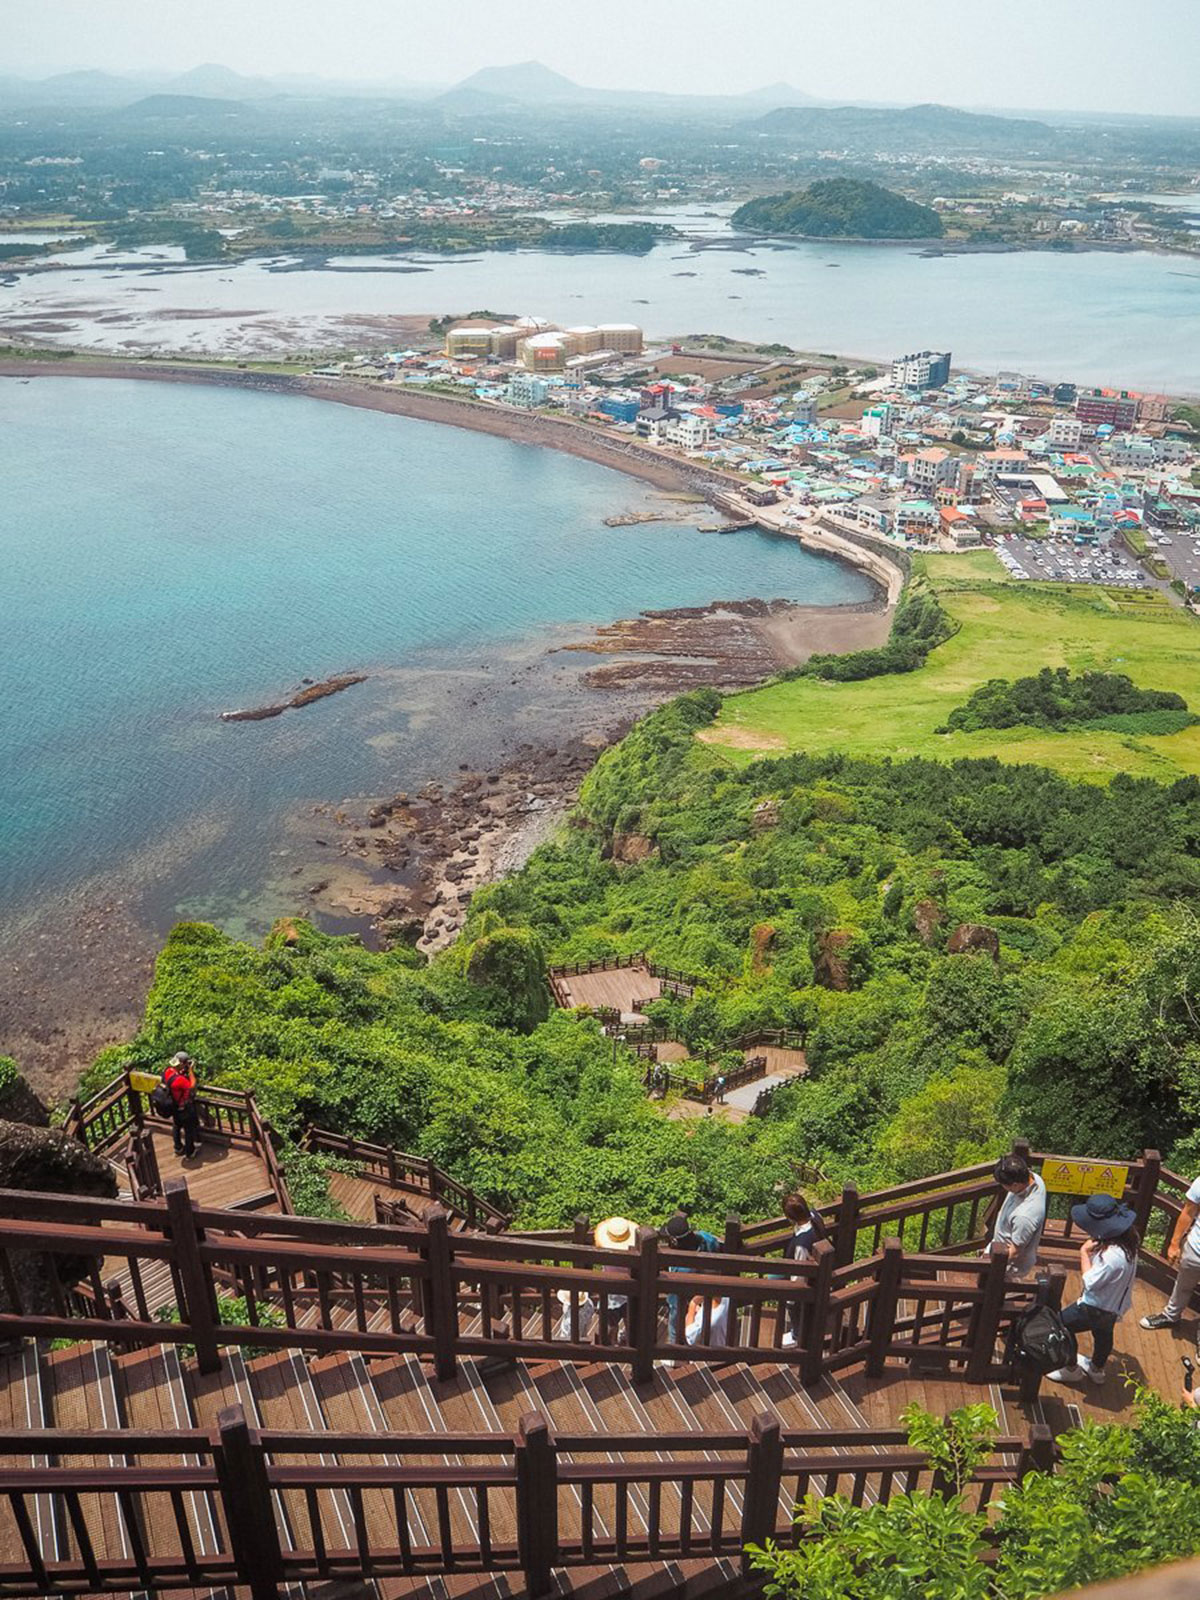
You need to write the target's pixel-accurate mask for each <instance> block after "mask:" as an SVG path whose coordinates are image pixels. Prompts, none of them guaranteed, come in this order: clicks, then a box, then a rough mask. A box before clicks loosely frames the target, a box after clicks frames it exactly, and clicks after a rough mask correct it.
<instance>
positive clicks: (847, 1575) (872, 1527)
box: [749, 1389, 1200, 1600]
mask: <svg viewBox="0 0 1200 1600" xmlns="http://www.w3.org/2000/svg"><path fill="white" fill-rule="evenodd" d="M902 1420H903V1421H904V1423H905V1426H906V1427H907V1428H908V1434H909V1442H910V1443H911V1445H912V1447H913V1448H914V1449H919V1450H923V1451H924V1453H925V1455H926V1457H927V1459H928V1461H929V1464H930V1466H931V1467H932V1468H933V1470H934V1472H935V1474H936V1476H935V1480H934V1481H935V1485H939V1484H940V1485H941V1487H935V1488H934V1489H933V1490H932V1491H930V1492H928V1493H927V1492H925V1491H924V1490H919V1489H918V1490H912V1491H910V1492H909V1493H907V1494H899V1495H893V1496H892V1497H891V1498H890V1499H889V1500H887V1501H883V1502H876V1504H874V1505H871V1506H855V1505H851V1503H850V1502H849V1501H848V1500H847V1499H846V1498H845V1497H844V1496H842V1495H837V1496H827V1497H826V1498H824V1499H817V1497H816V1496H814V1495H809V1496H808V1498H807V1499H806V1500H805V1502H804V1504H803V1506H801V1507H799V1508H798V1509H797V1512H796V1522H797V1525H798V1527H799V1528H800V1530H801V1532H802V1533H803V1535H804V1539H803V1542H801V1543H799V1544H798V1545H797V1547H796V1548H795V1549H793V1550H784V1549H781V1548H780V1547H779V1546H778V1545H777V1544H776V1543H775V1542H774V1541H772V1540H768V1541H767V1542H766V1544H764V1545H762V1546H751V1547H750V1551H749V1553H750V1557H751V1561H752V1563H753V1565H754V1566H755V1567H756V1568H757V1569H758V1570H759V1571H761V1572H765V1573H766V1574H767V1575H768V1579H769V1581H768V1585H767V1594H768V1595H772V1596H779V1597H781V1600H1043V1597H1044V1596H1046V1595H1052V1594H1058V1593H1059V1592H1060V1591H1062V1590H1067V1589H1074V1588H1077V1587H1079V1586H1080V1585H1082V1584H1087V1583H1094V1582H1097V1581H1099V1580H1101V1579H1105V1578H1118V1577H1123V1576H1124V1575H1125V1574H1127V1573H1131V1572H1138V1571H1141V1570H1142V1569H1143V1568H1145V1567H1150V1566H1155V1565H1158V1564H1159V1563H1162V1562H1166V1561H1172V1560H1178V1559H1180V1558H1182V1557H1184V1556H1188V1555H1194V1554H1195V1553H1196V1552H1197V1550H1200V1443H1198V1436H1197V1431H1196V1427H1195V1422H1194V1415H1193V1414H1192V1413H1191V1412H1189V1413H1187V1414H1184V1413H1183V1411H1182V1410H1181V1409H1180V1408H1178V1407H1173V1406H1170V1405H1168V1403H1167V1402H1166V1401H1165V1400H1163V1399H1161V1398H1160V1397H1159V1396H1158V1395H1156V1394H1153V1393H1151V1392H1150V1391H1148V1390H1144V1389H1143V1390H1140V1391H1139V1393H1138V1402H1137V1410H1136V1417H1135V1422H1134V1425H1133V1426H1132V1427H1127V1426H1124V1425H1120V1424H1114V1425H1108V1426H1102V1425H1100V1424H1097V1423H1094V1422H1088V1423H1085V1424H1084V1425H1083V1427H1081V1428H1077V1429H1074V1430H1072V1431H1071V1432H1069V1433H1066V1434H1064V1435H1063V1436H1062V1437H1061V1438H1060V1439H1059V1441H1058V1444H1059V1450H1060V1453H1061V1464H1060V1465H1059V1466H1058V1469H1057V1470H1056V1471H1053V1472H1030V1473H1029V1474H1028V1475H1027V1476H1026V1477H1025V1478H1024V1480H1023V1481H1022V1482H1021V1483H1018V1484H1014V1485H1012V1486H1011V1487H1009V1488H1007V1489H1006V1490H1005V1492H1004V1498H1003V1502H1002V1505H1001V1510H1000V1515H999V1517H998V1518H997V1519H996V1521H995V1522H994V1523H993V1524H992V1525H991V1527H990V1528H989V1522H988V1517H987V1515H986V1513H983V1512H977V1511H972V1510H971V1509H970V1501H969V1487H970V1482H971V1478H972V1475H973V1474H974V1472H975V1471H976V1470H977V1469H978V1467H979V1466H980V1465H981V1464H982V1462H983V1461H984V1460H985V1459H986V1457H987V1455H988V1454H989V1453H990V1450H991V1446H992V1441H993V1438H994V1435H995V1430H996V1425H997V1419H996V1415H995V1413H994V1412H993V1411H991V1409H990V1408H989V1407H987V1406H964V1407H963V1408H962V1409H961V1410H959V1411H955V1412H953V1413H952V1414H951V1415H950V1416H949V1417H947V1418H946V1419H945V1420H944V1421H942V1420H941V1419H939V1418H937V1417H933V1416H930V1415H929V1414H928V1413H926V1412H922V1411H920V1410H919V1409H918V1408H916V1407H912V1408H910V1409H909V1410H908V1411H906V1412H905V1413H904V1417H903V1419H902ZM989 1543H991V1544H993V1545H994V1546H995V1547H996V1551H997V1554H996V1559H995V1561H994V1563H992V1564H988V1563H985V1562H983V1561H981V1560H980V1559H979V1558H980V1556H981V1555H982V1554H983V1552H984V1551H985V1550H986V1549H987V1547H988V1544H989Z"/></svg>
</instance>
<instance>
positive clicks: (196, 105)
mask: <svg viewBox="0 0 1200 1600" xmlns="http://www.w3.org/2000/svg"><path fill="white" fill-rule="evenodd" d="M252 110H253V107H252V106H250V105H248V104H247V103H246V101H245V100H218V99H217V97H216V96H215V95H208V94H148V95H144V96H143V97H142V99H140V100H135V101H134V102H133V104H132V105H128V106H118V107H117V108H116V109H115V110H114V111H113V116H114V117H122V118H128V119H129V120H130V121H132V120H134V119H135V118H138V117H146V118H150V117H154V118H164V119H166V118H169V119H172V120H178V119H180V118H182V117H206V118H208V120H209V121H211V120H212V118H213V117H221V116H227V117H244V116H246V115H247V113H249V112H251V111H252Z"/></svg>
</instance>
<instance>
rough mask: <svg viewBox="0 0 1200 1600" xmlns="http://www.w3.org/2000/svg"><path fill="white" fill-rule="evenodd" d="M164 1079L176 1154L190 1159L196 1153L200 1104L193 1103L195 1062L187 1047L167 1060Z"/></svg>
mask: <svg viewBox="0 0 1200 1600" xmlns="http://www.w3.org/2000/svg"><path fill="white" fill-rule="evenodd" d="M163 1082H164V1083H165V1084H166V1086H167V1089H168V1090H169V1092H170V1095H171V1100H172V1106H171V1123H172V1127H173V1129H174V1133H175V1154H176V1155H177V1156H183V1157H184V1158H185V1160H190V1159H191V1157H192V1156H194V1155H195V1154H196V1131H197V1129H198V1128H199V1126H200V1108H199V1106H197V1104H196V1063H195V1062H194V1061H193V1060H192V1058H191V1056H189V1055H188V1053H187V1051H186V1050H180V1051H179V1052H178V1054H177V1055H173V1056H172V1057H171V1059H170V1061H169V1062H168V1063H167V1069H166V1071H165V1072H164V1073H163Z"/></svg>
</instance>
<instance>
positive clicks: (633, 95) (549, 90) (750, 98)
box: [437, 61, 817, 116]
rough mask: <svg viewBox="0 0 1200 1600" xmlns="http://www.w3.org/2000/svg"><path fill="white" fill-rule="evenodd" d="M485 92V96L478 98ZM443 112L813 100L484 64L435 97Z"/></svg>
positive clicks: (660, 109)
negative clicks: (663, 87)
mask: <svg viewBox="0 0 1200 1600" xmlns="http://www.w3.org/2000/svg"><path fill="white" fill-rule="evenodd" d="M481 95H483V96H486V97H487V98H486V99H484V100H481V99H479V98H478V97H479V96H481ZM437 103H438V105H439V106H441V107H443V108H444V109H445V110H448V111H460V112H463V113H465V114H470V113H472V112H474V111H477V110H478V111H487V110H499V109H501V107H507V108H508V109H510V110H514V109H518V108H520V107H522V106H527V107H532V106H540V107H557V106H580V107H583V106H587V107H594V108H606V107H609V108H612V109H614V110H626V111H640V112H645V113H647V114H649V115H665V116H670V115H671V114H672V113H683V114H685V115H698V114H716V115H719V114H720V113H722V112H724V113H727V114H728V113H730V112H733V113H735V114H736V113H737V112H739V111H741V110H743V109H745V110H752V109H754V108H755V107H758V106H763V105H772V106H812V105H816V104H817V102H816V101H815V100H814V99H813V98H812V96H811V95H807V94H805V93H804V91H803V90H802V89H796V88H793V87H792V85H791V84H790V83H778V84H770V85H768V86H767V87H765V88H762V89H754V90H752V91H751V92H750V93H748V94H744V95H703V94H667V93H662V92H659V91H658V90H654V89H593V88H589V87H588V86H587V85H585V84H582V83H575V82H574V81H573V80H572V79H571V78H567V77H564V76H563V74H562V73H561V72H555V71H554V69H553V68H552V67H547V66H546V65H545V64H544V63H543V62H541V61H520V62H517V63H516V64H515V65H513V66H509V67H483V68H481V69H480V70H479V71H478V72H473V73H472V74H471V76H470V77H469V78H464V79H463V80H462V82H461V83H457V84H455V85H454V87H453V88H452V89H448V90H447V91H446V92H445V93H444V94H441V95H439V96H438V97H437Z"/></svg>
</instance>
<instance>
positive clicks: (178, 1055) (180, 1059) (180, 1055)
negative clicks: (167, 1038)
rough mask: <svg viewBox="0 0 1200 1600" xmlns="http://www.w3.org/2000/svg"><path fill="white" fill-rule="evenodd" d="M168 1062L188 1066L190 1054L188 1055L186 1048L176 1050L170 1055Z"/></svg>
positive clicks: (189, 1064) (174, 1065)
mask: <svg viewBox="0 0 1200 1600" xmlns="http://www.w3.org/2000/svg"><path fill="white" fill-rule="evenodd" d="M170 1064H171V1066H173V1067H190V1066H191V1065H192V1058H191V1056H190V1055H188V1053H187V1051H186V1050H176V1052H175V1054H174V1055H173V1056H172V1057H171V1063H170Z"/></svg>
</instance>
